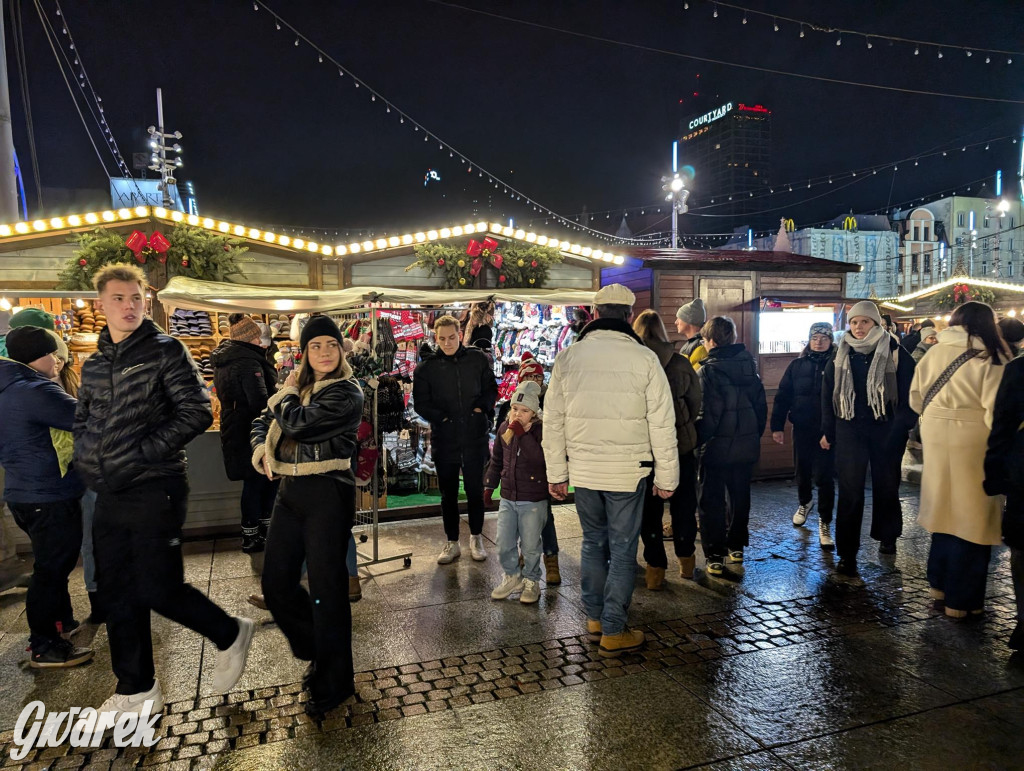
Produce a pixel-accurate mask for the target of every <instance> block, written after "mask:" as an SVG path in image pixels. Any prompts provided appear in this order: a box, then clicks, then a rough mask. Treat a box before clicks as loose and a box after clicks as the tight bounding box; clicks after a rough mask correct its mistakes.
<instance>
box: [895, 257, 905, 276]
mask: <svg viewBox="0 0 1024 771" xmlns="http://www.w3.org/2000/svg"><path fill="white" fill-rule="evenodd" d="M896 272H897V273H900V274H902V273H903V255H902V254H901V255H899V256H898V257H897V258H896Z"/></svg>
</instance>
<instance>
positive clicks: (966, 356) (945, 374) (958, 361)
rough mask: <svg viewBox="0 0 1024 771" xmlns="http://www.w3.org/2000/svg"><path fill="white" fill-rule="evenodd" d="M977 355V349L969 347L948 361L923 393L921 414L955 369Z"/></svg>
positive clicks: (953, 373) (954, 372)
mask: <svg viewBox="0 0 1024 771" xmlns="http://www.w3.org/2000/svg"><path fill="white" fill-rule="evenodd" d="M977 355H978V350H977V349H975V348H970V349H968V350H967V351H964V352H963V353H961V354H960V355H959V356H957V357H956V358H955V359H953V361H951V362H950V363H949V366H948V367H946V368H945V369H944V370H943V371H942V374H941V375H939V377H938V378H937V379H936V381H935V382H934V383H932V386H931V388H929V389H928V393H926V394H925V395H924V401H923V402H921V414H922V415H923V414H924V411H925V410H926V409H928V405H929V404H931V403H932V399H934V398H935V397H936V396H938V395H939V391H941V390H942V388H943V386H945V385H946V383H948V382H949V381H950V380H951V379H952V378H953V375H955V374H956V371H957V370H958V369H960V368H961V367H962V366H963V365H964V364H966V363H967V362H968V361H970V360H971V359H973V358H974V357H975V356H977Z"/></svg>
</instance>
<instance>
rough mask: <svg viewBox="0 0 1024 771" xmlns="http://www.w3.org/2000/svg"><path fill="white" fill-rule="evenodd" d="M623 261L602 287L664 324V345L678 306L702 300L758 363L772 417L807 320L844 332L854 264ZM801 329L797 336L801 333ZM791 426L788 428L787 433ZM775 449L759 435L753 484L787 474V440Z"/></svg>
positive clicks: (684, 257) (781, 258)
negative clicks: (613, 288)
mask: <svg viewBox="0 0 1024 771" xmlns="http://www.w3.org/2000/svg"><path fill="white" fill-rule="evenodd" d="M626 252H627V254H628V259H627V260H626V261H625V262H624V263H623V264H622V265H621V266H616V267H607V268H605V269H603V270H602V271H601V285H602V286H605V285H607V284H612V283H621V284H625V285H626V286H628V287H629V288H630V289H632V290H633V292H634V293H635V294H636V295H637V298H638V304H637V306H636V307H637V308H642V307H644V306H643V305H642V303H641V301H640V299H639V298H641V297H646V298H649V307H651V308H653V309H655V310H657V311H658V313H659V314H660V315H661V317H662V319H663V320H664V322H665V327H666V329H667V330H668V333H669V339H670V340H673V341H676V342H680V343H681V342H682V335H680V334H678V333H677V332H676V329H675V314H676V310H678V308H679V306H681V305H683V304H684V303H687V302H690V301H691V300H693V299H694V298H697V297H699V298H701V299H702V300H703V301H704V305H705V307H706V308H707V315H708V318H711V317H712V316H718V315H722V316H730V317H731V318H732V319H733V321H735V322H736V329H737V333H738V341H739V342H741V343H744V344H745V345H746V346H747V348H748V350H749V351H750V352H751V353H752V354H753V355H754V357H755V359H756V360H757V362H758V371H759V373H760V375H761V379H762V381H763V382H764V387H765V392H766V393H767V397H768V411H769V414H770V413H771V408H772V403H773V401H774V398H775V393H776V391H777V390H778V385H779V381H780V380H781V379H782V375H783V373H784V372H785V371H786V367H788V366H789V363H790V362H791V361H792V360H793V359H794V358H796V357H797V356H799V354H800V351H801V350H803V347H804V345H806V343H807V337H806V336H807V330H808V328H809V327H810V325H811V323H813V322H814V321H822V320H823V321H829V322H830V323H832V324H833V325H834V326H835V327H836V329H837V330H838V329H842V327H843V326H844V325H845V317H844V312H845V311H844V309H845V308H846V306H847V305H848V304H851V303H852V302H856V300H849V301H848V300H847V298H846V276H847V274H848V273H850V272H855V271H858V270H860V267H859V266H857V265H851V264H849V263H844V262H834V261H832V260H823V259H819V258H816V257H807V256H805V255H800V254H791V253H789V252H768V251H732V250H701V251H697V250H690V249H626ZM801 330H802V331H801ZM790 428H791V427H789V426H787V432H788V431H789V430H790ZM786 442H787V443H786V444H785V445H783V446H780V445H777V444H775V442H773V441H772V439H771V434H770V432H769V431H768V430H767V429H766V430H765V434H764V436H763V437H762V439H761V460H760V462H759V463H758V465H757V467H756V468H755V470H754V475H755V478H762V479H764V478H768V477H775V476H788V475H790V474H792V471H793V450H792V439H791V438H789V437H787V440H786Z"/></svg>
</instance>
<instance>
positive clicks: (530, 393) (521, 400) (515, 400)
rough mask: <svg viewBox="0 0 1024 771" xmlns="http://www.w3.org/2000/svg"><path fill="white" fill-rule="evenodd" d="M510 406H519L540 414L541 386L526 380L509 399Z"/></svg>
mask: <svg viewBox="0 0 1024 771" xmlns="http://www.w3.org/2000/svg"><path fill="white" fill-rule="evenodd" d="M509 403H510V404H519V405H522V406H523V407H526V409H528V410H533V411H534V412H540V385H539V384H537V383H534V382H533V381H532V380H525V381H523V382H522V383H520V384H519V385H518V386H517V387H516V391H515V393H514V394H512V398H511V399H509Z"/></svg>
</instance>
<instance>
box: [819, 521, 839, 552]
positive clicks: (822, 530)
mask: <svg viewBox="0 0 1024 771" xmlns="http://www.w3.org/2000/svg"><path fill="white" fill-rule="evenodd" d="M818 543H820V544H821V548H822V549H825V550H826V551H829V550H831V549H834V548H836V542H835V541H833V540H832V525H831V523H829V522H822V521H821V520H820V519H819V520H818Z"/></svg>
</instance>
